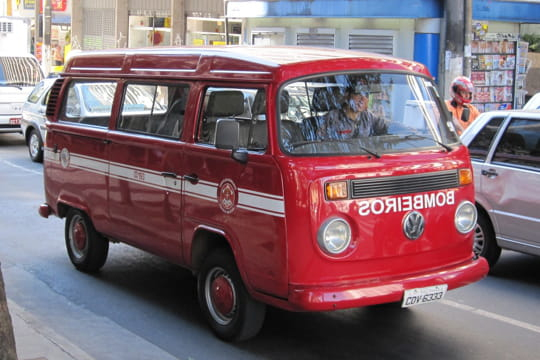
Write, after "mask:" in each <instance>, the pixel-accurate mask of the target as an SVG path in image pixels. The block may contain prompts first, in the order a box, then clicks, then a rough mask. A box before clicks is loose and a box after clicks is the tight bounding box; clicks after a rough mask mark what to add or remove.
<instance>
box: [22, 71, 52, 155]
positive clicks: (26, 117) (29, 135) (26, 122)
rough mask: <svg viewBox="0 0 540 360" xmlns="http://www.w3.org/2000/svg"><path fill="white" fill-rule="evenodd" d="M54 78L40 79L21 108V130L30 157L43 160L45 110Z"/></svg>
mask: <svg viewBox="0 0 540 360" xmlns="http://www.w3.org/2000/svg"><path fill="white" fill-rule="evenodd" d="M55 80H56V79H55V78H47V79H44V80H42V81H40V82H39V83H38V84H37V85H36V87H35V88H34V90H32V92H31V93H30V95H29V96H28V99H26V102H25V103H24V105H23V108H22V119H21V130H22V133H23V135H24V138H25V140H26V145H27V146H28V154H29V155H30V159H32V161H35V162H41V161H43V139H45V121H46V120H47V118H46V117H45V110H46V109H47V101H48V99H49V93H50V91H51V87H52V86H53V84H54V82H55Z"/></svg>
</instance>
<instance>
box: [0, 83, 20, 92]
mask: <svg viewBox="0 0 540 360" xmlns="http://www.w3.org/2000/svg"><path fill="white" fill-rule="evenodd" d="M0 86H5V87H14V88H17V89H19V90H22V88H23V87H22V86H21V85H17V84H8V83H1V84H0Z"/></svg>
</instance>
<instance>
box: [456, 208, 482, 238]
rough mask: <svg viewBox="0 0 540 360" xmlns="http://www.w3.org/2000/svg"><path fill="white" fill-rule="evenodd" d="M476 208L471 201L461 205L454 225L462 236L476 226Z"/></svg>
mask: <svg viewBox="0 0 540 360" xmlns="http://www.w3.org/2000/svg"><path fill="white" fill-rule="evenodd" d="M477 216H478V215H477V212H476V206H474V204H473V203H471V202H470V201H464V202H462V203H461V204H459V206H458V208H457V210H456V217H455V219H454V223H455V224H456V229H457V231H459V232H460V233H462V234H465V233H468V232H469V231H471V230H472V229H474V226H475V225H476V218H477Z"/></svg>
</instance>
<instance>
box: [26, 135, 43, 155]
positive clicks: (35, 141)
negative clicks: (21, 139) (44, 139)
mask: <svg viewBox="0 0 540 360" xmlns="http://www.w3.org/2000/svg"><path fill="white" fill-rule="evenodd" d="M28 148H29V149H30V154H32V156H34V157H35V156H37V154H39V151H40V150H41V149H40V146H39V138H38V137H37V135H36V134H32V135H31V136H30V141H29V143H28Z"/></svg>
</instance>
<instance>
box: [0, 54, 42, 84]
mask: <svg viewBox="0 0 540 360" xmlns="http://www.w3.org/2000/svg"><path fill="white" fill-rule="evenodd" d="M42 79H43V73H42V72H41V68H40V67H39V63H38V62H37V60H36V59H35V58H34V57H30V56H0V86H16V87H25V86H31V87H34V86H35V85H36V84H37V83H38V82H40V81H41V80H42Z"/></svg>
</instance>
